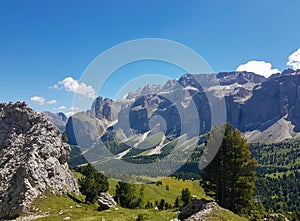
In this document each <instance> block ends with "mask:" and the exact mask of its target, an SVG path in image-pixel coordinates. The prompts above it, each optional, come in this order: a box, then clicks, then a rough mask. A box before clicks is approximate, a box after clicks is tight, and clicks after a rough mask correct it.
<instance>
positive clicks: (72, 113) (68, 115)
mask: <svg viewBox="0 0 300 221" xmlns="http://www.w3.org/2000/svg"><path fill="white" fill-rule="evenodd" d="M74 114H75V112H73V111H70V112H67V113H65V115H66V116H67V117H71V116H72V115H74Z"/></svg>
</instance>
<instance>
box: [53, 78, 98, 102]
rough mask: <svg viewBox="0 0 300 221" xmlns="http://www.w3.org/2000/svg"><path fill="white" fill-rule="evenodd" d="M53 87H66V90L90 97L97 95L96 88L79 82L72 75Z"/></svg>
mask: <svg viewBox="0 0 300 221" xmlns="http://www.w3.org/2000/svg"><path fill="white" fill-rule="evenodd" d="M52 88H54V89H60V88H64V89H65V90H66V91H70V92H74V93H76V94H81V95H84V96H86V97H89V98H95V97H96V91H95V89H94V88H93V87H92V86H90V85H86V84H85V83H83V82H81V83H79V82H78V81H77V80H75V79H73V78H72V77H67V78H65V79H64V80H62V81H60V82H58V83H57V84H55V85H54V86H53V87H52Z"/></svg>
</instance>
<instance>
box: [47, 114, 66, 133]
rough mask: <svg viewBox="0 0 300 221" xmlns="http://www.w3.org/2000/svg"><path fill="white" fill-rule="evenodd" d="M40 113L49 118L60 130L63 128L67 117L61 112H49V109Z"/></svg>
mask: <svg viewBox="0 0 300 221" xmlns="http://www.w3.org/2000/svg"><path fill="white" fill-rule="evenodd" d="M42 114H43V115H44V116H45V117H46V118H47V119H49V120H50V121H51V122H52V123H53V124H54V125H55V126H57V127H58V129H60V130H61V131H64V130H65V127H66V124H67V120H68V118H67V117H66V115H65V114H64V113H62V112H59V113H51V112H49V111H44V112H42Z"/></svg>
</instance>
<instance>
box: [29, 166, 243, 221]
mask: <svg viewBox="0 0 300 221" xmlns="http://www.w3.org/2000/svg"><path fill="white" fill-rule="evenodd" d="M74 176H75V177H76V178H77V179H78V178H80V177H81V174H80V173H76V172H75V173H74ZM109 183H110V189H109V192H110V193H111V194H112V195H114V193H115V185H116V184H117V181H115V180H111V179H109ZM166 185H169V191H168V190H166ZM183 188H189V190H190V191H191V193H192V194H193V195H197V196H198V197H199V198H202V197H204V198H205V197H206V196H205V193H204V191H203V189H202V188H201V187H199V181H182V180H176V179H174V178H170V177H168V178H165V179H163V180H162V185H160V186H157V185H156V184H144V198H145V199H144V200H145V202H147V201H150V202H153V203H154V201H155V200H158V201H159V200H160V199H162V198H164V199H165V200H166V202H169V203H171V204H173V203H174V200H175V198H176V197H177V196H178V195H180V194H181V190H182V189H183ZM76 198H77V199H78V200H79V202H76V201H75V200H74V199H72V198H71V197H69V196H66V195H60V196H53V195H49V194H46V195H45V196H42V197H40V198H38V199H36V200H35V201H34V202H33V204H32V208H33V207H34V208H38V210H39V211H40V212H38V214H45V213H46V214H49V216H48V217H44V218H40V219H37V220H41V221H55V220H62V219H63V218H65V217H70V218H71V220H84V221H90V220H99V221H102V220H105V221H127V220H128V221H133V220H136V218H137V217H138V215H139V214H143V215H144V217H145V218H146V220H149V221H152V220H153V221H160V220H171V219H174V218H176V217H177V212H176V211H175V210H174V209H170V210H164V211H155V210H153V209H149V210H146V209H136V210H130V209H125V208H121V207H118V210H115V209H110V210H109V211H101V212H99V211H97V204H95V205H86V204H84V203H81V202H80V201H82V202H83V201H84V196H83V195H80V196H76ZM76 205H79V206H80V208H77V207H76ZM70 206H71V207H72V208H70ZM59 211H63V214H59ZM102 218H104V219H102ZM209 220H244V219H241V218H240V217H239V216H237V215H235V214H233V213H231V212H230V211H225V212H224V211H213V212H212V217H211V219H209Z"/></svg>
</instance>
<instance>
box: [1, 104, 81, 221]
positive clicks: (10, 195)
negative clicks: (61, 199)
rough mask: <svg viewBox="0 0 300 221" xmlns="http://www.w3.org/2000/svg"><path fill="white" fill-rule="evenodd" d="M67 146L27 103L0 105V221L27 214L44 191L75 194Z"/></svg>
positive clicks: (43, 118) (75, 186)
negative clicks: (68, 162)
mask: <svg viewBox="0 0 300 221" xmlns="http://www.w3.org/2000/svg"><path fill="white" fill-rule="evenodd" d="M69 152H70V147H69V145H67V144H65V143H63V141H62V137H61V134H60V132H59V131H58V129H57V128H56V127H55V126H54V125H53V124H52V123H50V121H49V120H47V119H46V118H45V117H44V116H43V115H42V114H39V113H37V112H35V111H34V110H32V109H31V108H29V107H28V105H27V104H26V103H24V102H23V103H21V102H17V103H9V104H6V103H0V219H1V218H13V217H16V216H18V215H20V214H22V213H23V212H26V211H27V210H28V209H29V207H30V204H31V202H32V201H33V200H34V199H35V198H36V197H37V196H39V195H40V194H41V193H42V192H44V191H46V190H47V191H50V192H52V193H55V194H63V193H67V192H75V193H78V187H77V184H76V180H75V179H74V177H73V175H72V173H71V171H70V170H69V168H68V165H67V160H68V156H69Z"/></svg>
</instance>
